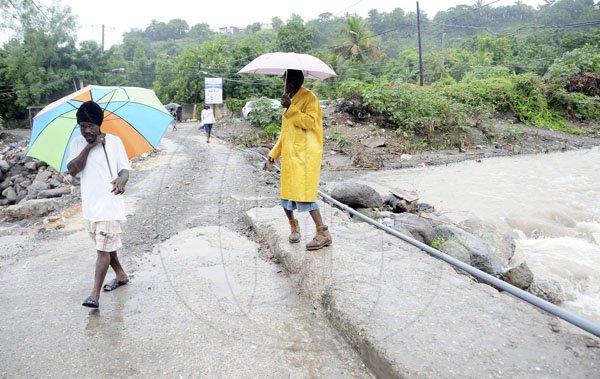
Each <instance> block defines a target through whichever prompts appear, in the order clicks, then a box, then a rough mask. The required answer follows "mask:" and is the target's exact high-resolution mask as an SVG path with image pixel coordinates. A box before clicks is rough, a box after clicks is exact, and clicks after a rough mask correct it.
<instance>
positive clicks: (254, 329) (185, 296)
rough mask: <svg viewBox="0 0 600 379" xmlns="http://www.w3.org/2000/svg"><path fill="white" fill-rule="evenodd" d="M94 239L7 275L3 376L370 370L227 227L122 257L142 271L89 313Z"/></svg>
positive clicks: (0, 351) (44, 253) (345, 373)
mask: <svg viewBox="0 0 600 379" xmlns="http://www.w3.org/2000/svg"><path fill="white" fill-rule="evenodd" d="M92 246H93V245H92V242H91V241H90V239H89V237H88V235H87V233H86V232H85V231H84V230H83V228H81V227H80V228H79V229H76V230H74V232H72V233H71V234H70V235H68V236H66V237H65V239H63V240H62V241H47V242H45V243H44V244H43V245H40V246H39V249H40V250H39V251H38V254H37V255H36V256H35V257H32V258H31V259H30V263H29V264H28V265H27V266H26V267H23V266H22V265H11V266H8V267H6V268H5V269H3V270H2V271H0V300H1V302H2V303H3V304H4V306H1V307H0V320H2V322H1V323H0V341H1V343H0V377H8V378H11V377H15V378H16V377H40V376H48V377H94V378H104V377H106V378H109V377H110V378H114V377H116V378H130V377H135V378H149V377H150V378H153V377H210V378H213V377H222V378H251V377H255V378H282V377H288V378H304V377H332V378H370V377H372V374H371V373H370V372H369V371H368V370H367V369H366V368H365V366H364V365H363V363H362V362H361V360H360V357H359V356H358V355H357V354H356V353H355V352H354V351H353V350H352V349H350V348H348V346H347V344H346V342H345V341H344V340H343V339H342V338H341V337H340V336H339V335H338V334H337V332H335V331H334V330H333V329H332V328H331V327H330V326H329V325H328V322H327V320H326V319H325V318H324V317H322V315H321V314H320V313H318V312H317V311H315V310H314V308H313V307H312V306H311V304H310V302H308V301H306V300H305V299H303V298H302V297H300V296H298V295H297V289H296V287H295V286H294V285H293V284H291V283H290V281H289V278H288V277H287V275H286V273H285V272H283V271H282V270H281V268H280V266H278V265H276V264H274V263H272V262H269V261H265V260H264V259H262V258H261V257H259V255H258V246H257V245H256V244H255V243H254V242H253V241H251V240H249V239H248V238H247V237H244V236H241V235H239V234H237V233H236V232H233V231H231V230H229V229H227V228H226V227H218V226H208V227H198V228H193V229H189V230H184V231H182V232H180V233H179V234H177V235H175V236H173V237H171V238H170V239H168V240H167V241H165V242H164V243H161V244H159V245H157V248H156V249H155V251H154V252H153V253H149V254H145V255H144V256H143V257H142V258H141V259H140V260H139V261H138V262H135V263H134V262H129V259H130V257H128V256H127V255H125V256H124V257H123V259H122V261H123V262H124V264H125V265H126V266H127V267H131V266H139V269H138V270H136V271H135V272H133V273H132V275H131V281H130V283H129V284H128V285H126V286H123V287H120V288H118V289H117V290H115V291H114V292H108V293H106V292H104V293H102V296H101V297H100V309H99V310H91V311H90V310H89V308H84V307H82V306H81V305H80V303H81V301H82V300H83V298H84V297H85V296H87V291H88V290H89V286H90V285H91V283H90V280H91V274H90V273H92V272H93V267H94V261H95V252H94V251H93V249H92V248H91V247H92ZM74 267H78V268H79V270H78V271H74V270H73V268H74ZM130 273H131V272H130ZM109 275H112V272H111V273H110V274H109Z"/></svg>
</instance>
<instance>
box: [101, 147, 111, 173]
mask: <svg viewBox="0 0 600 379" xmlns="http://www.w3.org/2000/svg"><path fill="white" fill-rule="evenodd" d="M102 149H104V156H105V157H106V164H107V165H108V172H109V173H110V177H111V179H112V177H113V174H112V170H111V168H110V162H109V161H108V154H106V146H104V144H102Z"/></svg>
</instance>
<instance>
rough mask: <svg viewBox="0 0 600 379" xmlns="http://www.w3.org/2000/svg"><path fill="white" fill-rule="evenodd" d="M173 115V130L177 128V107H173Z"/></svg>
mask: <svg viewBox="0 0 600 379" xmlns="http://www.w3.org/2000/svg"><path fill="white" fill-rule="evenodd" d="M170 113H171V116H173V121H171V125H173V131H175V130H177V108H172V109H171V112H170Z"/></svg>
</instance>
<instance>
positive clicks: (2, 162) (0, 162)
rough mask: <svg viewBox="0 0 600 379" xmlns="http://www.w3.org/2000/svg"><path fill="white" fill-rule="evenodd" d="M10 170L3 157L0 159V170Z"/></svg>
mask: <svg viewBox="0 0 600 379" xmlns="http://www.w3.org/2000/svg"><path fill="white" fill-rule="evenodd" d="M8 170H10V165H9V164H8V162H7V161H5V160H4V159H0V171H2V172H8Z"/></svg>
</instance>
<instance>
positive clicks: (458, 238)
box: [434, 225, 508, 276]
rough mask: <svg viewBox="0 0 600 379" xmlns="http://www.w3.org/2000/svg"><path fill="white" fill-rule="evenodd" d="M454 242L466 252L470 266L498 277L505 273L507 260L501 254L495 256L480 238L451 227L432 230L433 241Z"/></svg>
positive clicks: (439, 227)
mask: <svg viewBox="0 0 600 379" xmlns="http://www.w3.org/2000/svg"><path fill="white" fill-rule="evenodd" d="M440 237H442V238H444V240H446V241H449V240H454V241H455V242H458V243H460V244H462V245H463V246H464V247H465V248H466V249H467V250H468V251H469V256H470V264H471V266H473V267H475V268H477V269H479V270H481V271H483V272H486V273H488V274H490V275H495V276H498V275H500V274H502V273H503V272H505V271H506V270H505V267H507V266H508V260H506V259H505V258H503V256H502V255H501V254H496V253H495V252H494V249H493V248H492V246H490V244H489V243H487V241H485V240H483V239H482V238H480V237H478V236H475V235H473V234H471V233H469V232H466V231H464V230H463V229H460V228H458V227H456V226H453V225H439V226H437V227H435V228H434V239H437V238H440Z"/></svg>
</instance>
